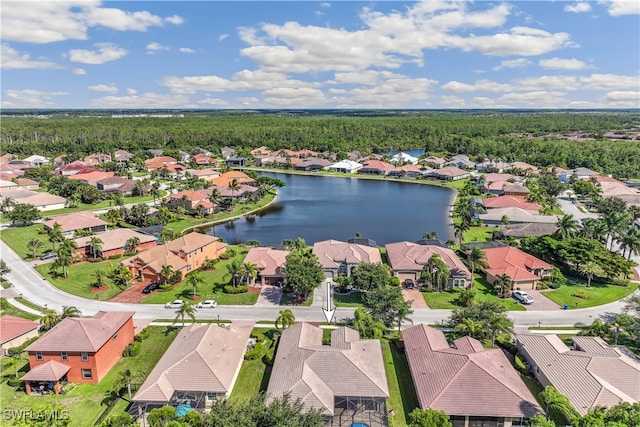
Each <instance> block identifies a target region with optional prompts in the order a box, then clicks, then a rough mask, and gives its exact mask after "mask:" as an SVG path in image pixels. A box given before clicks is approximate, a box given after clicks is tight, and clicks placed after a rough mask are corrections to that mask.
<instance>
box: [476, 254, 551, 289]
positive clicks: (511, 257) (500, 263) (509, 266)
mask: <svg viewBox="0 0 640 427" xmlns="http://www.w3.org/2000/svg"><path fill="white" fill-rule="evenodd" d="M482 251H483V252H484V253H485V255H486V261H487V264H488V265H489V267H488V268H485V272H486V273H488V274H490V275H492V276H499V275H501V274H506V275H507V276H509V277H511V279H512V280H513V281H514V282H515V281H518V280H532V279H533V280H535V279H539V277H538V276H536V275H535V274H533V273H532V272H531V270H534V269H545V270H550V269H551V268H552V266H551V265H550V264H548V263H546V262H544V261H542V260H541V259H538V258H536V257H534V256H533V255H529V254H528V253H526V252H524V251H521V250H520V249H518V248H514V247H512V246H504V247H500V248H487V249H483V250H482Z"/></svg>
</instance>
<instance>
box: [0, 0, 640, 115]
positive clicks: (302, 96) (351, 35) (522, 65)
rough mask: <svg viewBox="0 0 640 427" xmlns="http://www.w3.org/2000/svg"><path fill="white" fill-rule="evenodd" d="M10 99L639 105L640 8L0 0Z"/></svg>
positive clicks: (6, 102) (235, 104) (32, 102)
mask: <svg viewBox="0 0 640 427" xmlns="http://www.w3.org/2000/svg"><path fill="white" fill-rule="evenodd" d="M0 19H1V29H0V34H1V43H2V51H1V54H2V55H1V60H0V65H1V84H0V88H1V89H0V94H1V98H0V102H1V106H2V108H40V109H42V108H82V109H88V108H117V109H123V108H179V109H198V108H202V109H258V108H260V109H264V108H267V109H332V108H337V109H357V108H363V109H380V108H389V109H402V108H407V109H461V108H563V109H564V108H578V109H580V108H586V109H590V108H640V1H637V0H613V1H609V0H607V1H589V2H586V1H540V0H538V1H510V2H507V1H504V2H503V1H475V2H464V1H456V2H450V1H441V0H426V1H422V2H404V1H330V2H314V1H116V2H101V1H98V0H81V1H79V0H49V1H31V0H20V1H11V0H9V1H7V0H3V1H2V2H1V3H0Z"/></svg>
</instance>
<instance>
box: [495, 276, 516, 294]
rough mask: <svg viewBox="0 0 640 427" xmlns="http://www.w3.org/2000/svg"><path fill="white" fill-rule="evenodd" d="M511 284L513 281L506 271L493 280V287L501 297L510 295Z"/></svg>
mask: <svg viewBox="0 0 640 427" xmlns="http://www.w3.org/2000/svg"><path fill="white" fill-rule="evenodd" d="M512 285H513V281H512V280H511V277H509V276H508V275H507V274H506V273H504V274H500V275H499V276H496V278H495V280H494V281H493V287H494V288H496V290H497V291H498V295H501V296H502V298H508V297H509V296H510V295H511V287H512Z"/></svg>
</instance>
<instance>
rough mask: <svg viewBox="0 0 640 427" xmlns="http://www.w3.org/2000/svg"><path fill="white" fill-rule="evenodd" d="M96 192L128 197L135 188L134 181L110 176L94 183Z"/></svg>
mask: <svg viewBox="0 0 640 427" xmlns="http://www.w3.org/2000/svg"><path fill="white" fill-rule="evenodd" d="M95 184H96V187H97V188H98V191H101V192H103V193H118V194H120V195H122V196H130V195H131V194H132V193H133V189H134V188H136V181H134V180H133V179H129V178H125V177H123V176H112V177H110V178H104V179H101V180H99V181H96V183H95Z"/></svg>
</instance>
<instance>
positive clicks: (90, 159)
mask: <svg viewBox="0 0 640 427" xmlns="http://www.w3.org/2000/svg"><path fill="white" fill-rule="evenodd" d="M82 160H83V161H84V162H85V163H86V164H88V165H89V166H97V165H100V164H102V163H107V162H110V161H111V156H110V155H108V154H105V153H95V154H89V155H88V156H86V157H85V158H84V159H82Z"/></svg>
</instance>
